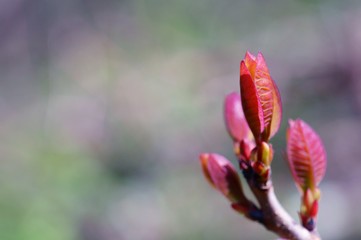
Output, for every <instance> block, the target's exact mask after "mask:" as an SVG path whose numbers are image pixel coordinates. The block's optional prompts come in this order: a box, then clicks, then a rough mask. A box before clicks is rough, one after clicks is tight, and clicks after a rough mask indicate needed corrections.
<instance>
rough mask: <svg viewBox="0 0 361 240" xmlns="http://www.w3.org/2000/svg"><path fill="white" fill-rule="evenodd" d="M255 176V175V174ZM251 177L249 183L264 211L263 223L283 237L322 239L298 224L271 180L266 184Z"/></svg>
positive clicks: (304, 239) (291, 238)
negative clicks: (275, 191)
mask: <svg viewBox="0 0 361 240" xmlns="http://www.w3.org/2000/svg"><path fill="white" fill-rule="evenodd" d="M253 176H255V175H253ZM255 180H256V179H255V178H254V177H253V178H249V179H248V184H249V186H250V188H251V190H252V192H253V194H254V195H255V197H256V198H257V200H258V202H259V204H260V208H261V210H262V212H263V218H264V219H263V225H264V226H265V227H266V228H267V229H268V230H270V231H272V232H274V233H276V234H277V235H279V236H280V237H282V238H286V239H290V240H320V237H319V236H318V235H317V234H315V233H311V232H309V231H308V230H307V229H305V228H304V227H302V226H301V225H299V224H297V223H296V222H295V221H294V220H293V219H292V217H291V216H290V215H289V214H288V213H287V212H286V210H285V209H284V208H283V207H282V206H281V204H280V203H279V201H278V199H277V197H276V195H275V193H274V189H273V185H272V182H271V180H268V182H267V184H266V185H262V186H261V185H259V184H256V182H255Z"/></svg>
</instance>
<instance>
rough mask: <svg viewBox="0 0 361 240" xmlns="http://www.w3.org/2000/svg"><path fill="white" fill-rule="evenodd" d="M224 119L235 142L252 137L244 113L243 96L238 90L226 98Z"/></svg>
mask: <svg viewBox="0 0 361 240" xmlns="http://www.w3.org/2000/svg"><path fill="white" fill-rule="evenodd" d="M224 121H225V123H226V127H227V130H228V133H229V135H230V136H231V137H232V138H233V140H234V141H235V142H240V141H242V140H244V139H252V133H251V129H250V128H249V127H248V124H247V121H246V119H245V117H244V114H243V109H242V103H241V96H240V95H239V94H238V93H236V92H233V93H230V94H228V95H227V96H226V98H225V100H224Z"/></svg>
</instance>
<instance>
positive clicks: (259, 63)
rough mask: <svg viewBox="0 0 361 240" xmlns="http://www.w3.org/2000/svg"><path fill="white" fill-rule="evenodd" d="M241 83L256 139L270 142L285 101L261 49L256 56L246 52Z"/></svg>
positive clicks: (248, 116)
mask: <svg viewBox="0 0 361 240" xmlns="http://www.w3.org/2000/svg"><path fill="white" fill-rule="evenodd" d="M240 86H241V97H242V106H243V110H244V114H245V118H246V119H247V122H248V125H249V127H250V129H251V131H252V133H253V135H254V137H255V139H256V141H259V140H263V141H265V142H267V141H268V140H269V139H270V138H271V137H272V136H274V134H275V133H276V132H277V131H278V129H279V126H280V123H281V116H282V104H281V97H280V94H279V91H278V88H277V86H276V84H275V83H274V81H273V79H272V78H271V76H270V74H269V71H268V68H267V65H266V62H265V60H264V58H263V55H262V54H261V53H258V55H257V58H256V57H255V56H253V55H252V54H250V53H249V52H247V53H246V56H245V58H244V59H243V60H242V61H241V67H240Z"/></svg>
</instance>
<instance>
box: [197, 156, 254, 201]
mask: <svg viewBox="0 0 361 240" xmlns="http://www.w3.org/2000/svg"><path fill="white" fill-rule="evenodd" d="M200 161H201V165H202V169H203V173H204V176H205V177H206V179H207V180H208V181H209V182H210V184H211V185H212V186H213V187H215V188H216V189H217V190H218V191H220V192H221V193H222V194H223V195H224V196H225V197H226V198H228V199H229V200H230V201H231V202H232V203H248V200H246V197H245V196H244V194H243V189H242V185H241V181H240V179H239V176H238V173H237V171H236V169H235V168H234V167H233V165H232V163H231V162H230V161H228V160H227V159H226V158H224V157H223V156H221V155H218V154H215V153H210V154H208V153H204V154H201V156H200Z"/></svg>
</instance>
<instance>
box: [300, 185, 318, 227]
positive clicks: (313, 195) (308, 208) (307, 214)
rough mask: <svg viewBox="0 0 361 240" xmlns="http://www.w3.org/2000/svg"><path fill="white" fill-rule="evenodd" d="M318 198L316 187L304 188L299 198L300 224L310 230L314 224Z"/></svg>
mask: <svg viewBox="0 0 361 240" xmlns="http://www.w3.org/2000/svg"><path fill="white" fill-rule="evenodd" d="M319 199H320V191H319V190H318V189H316V190H315V191H312V190H311V189H309V188H308V189H306V190H305V191H304V192H303V196H302V199H301V201H302V202H301V211H300V213H299V214H300V219H301V222H302V225H303V226H304V227H305V228H307V229H308V230H310V231H312V230H313V229H314V228H315V226H316V218H317V213H318V200H319Z"/></svg>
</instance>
